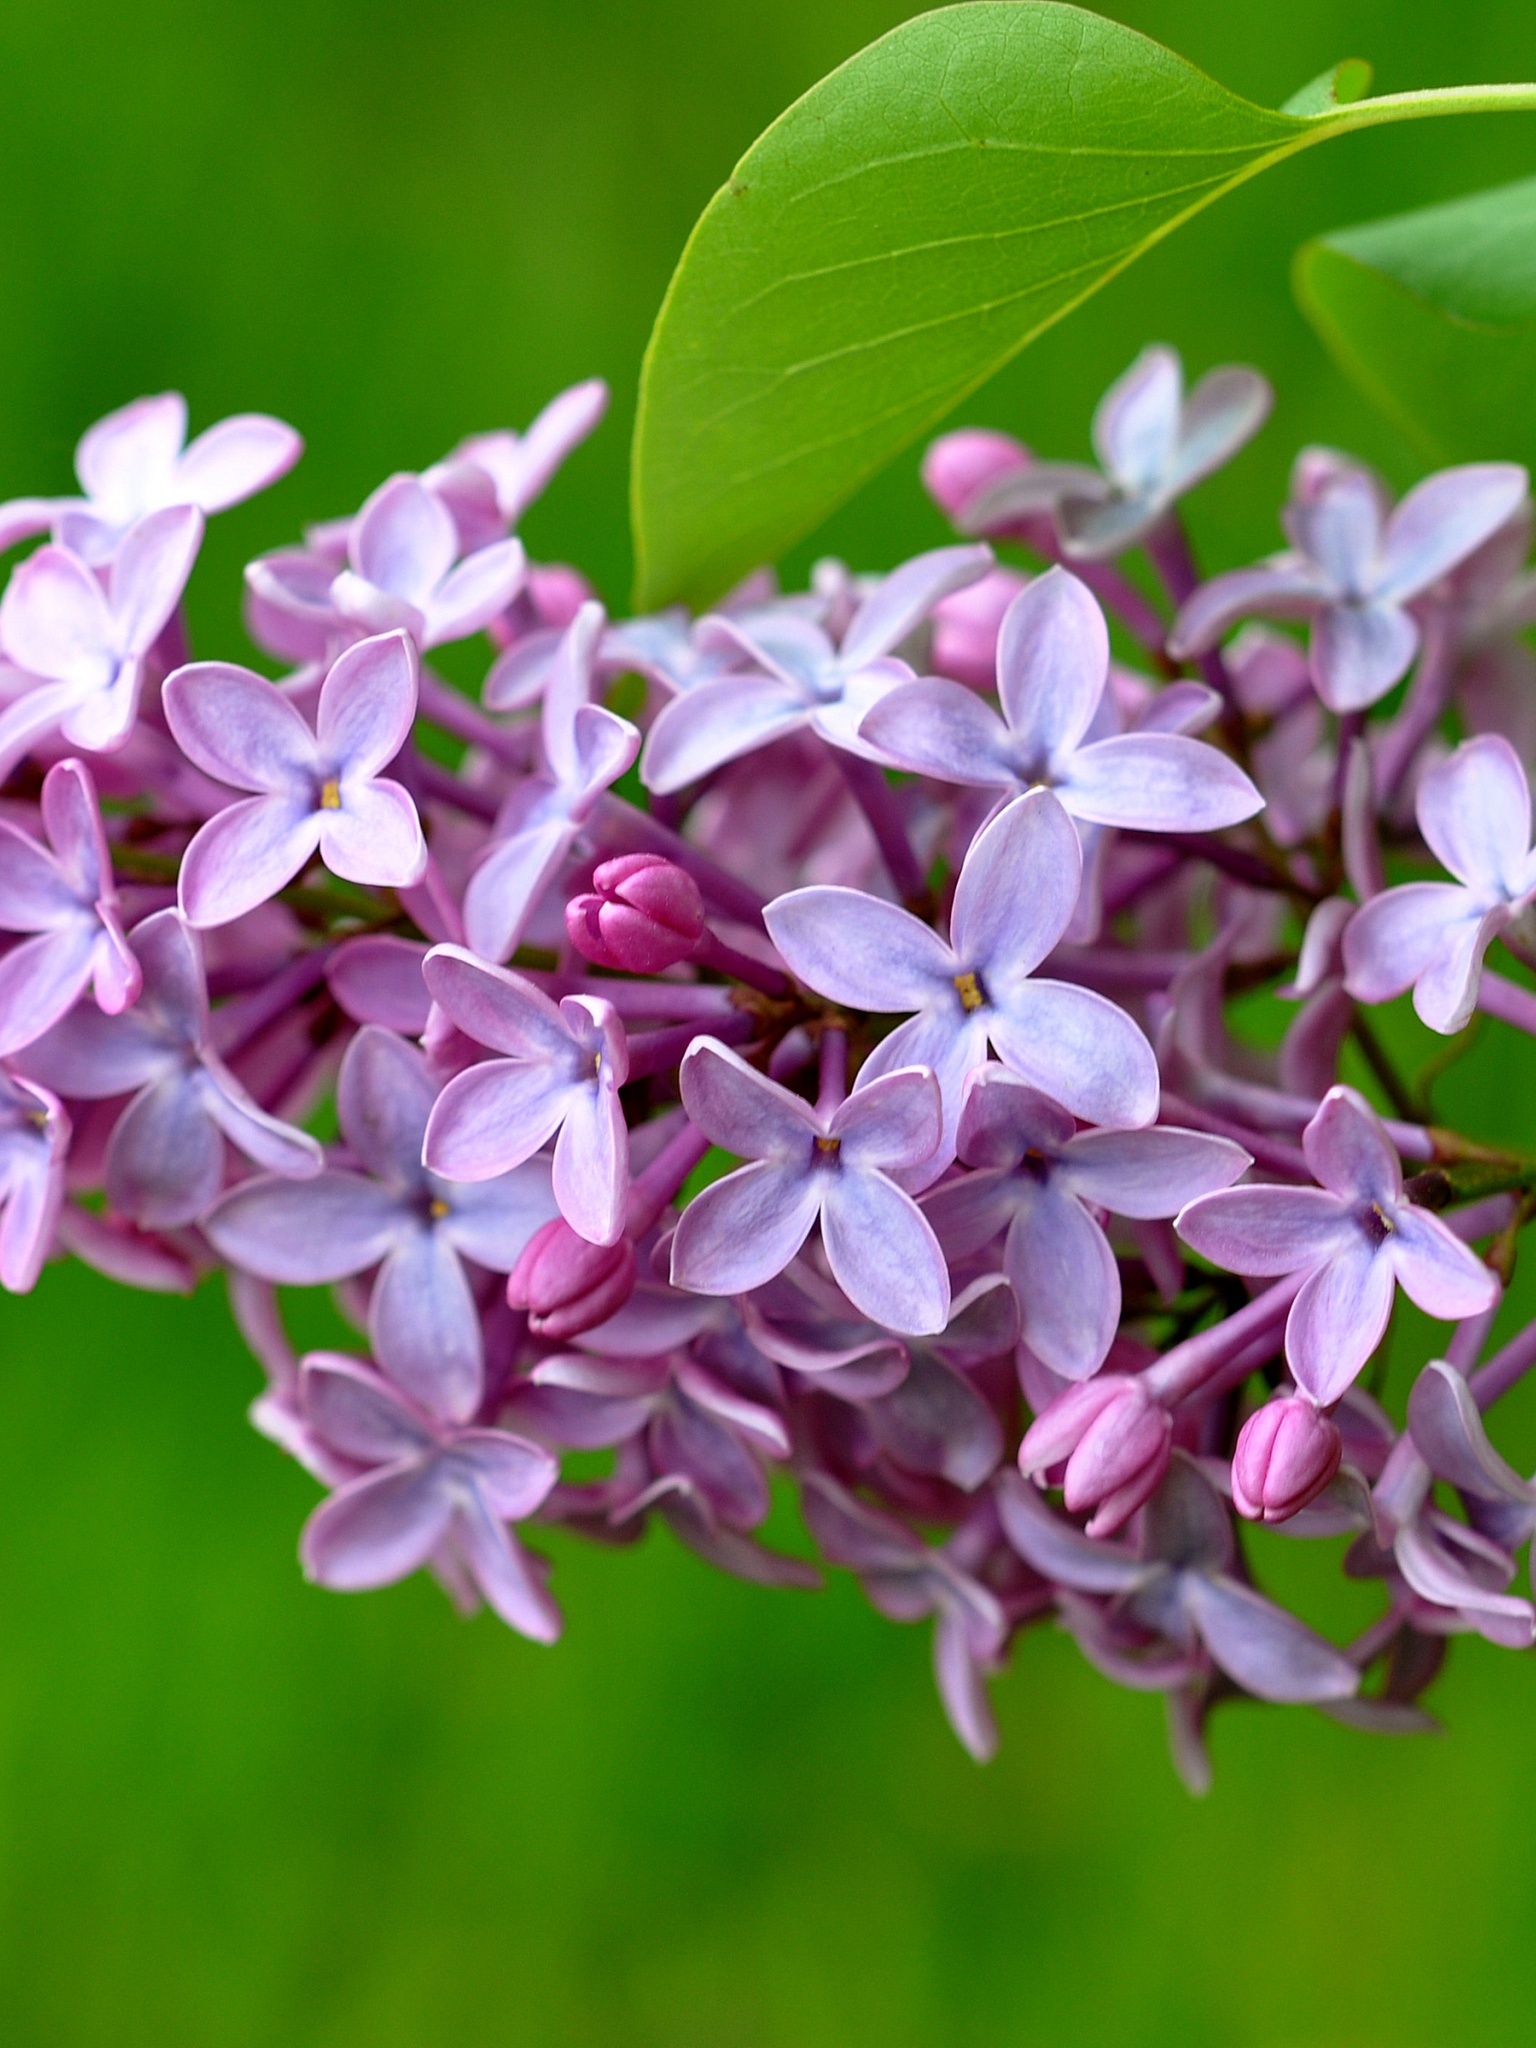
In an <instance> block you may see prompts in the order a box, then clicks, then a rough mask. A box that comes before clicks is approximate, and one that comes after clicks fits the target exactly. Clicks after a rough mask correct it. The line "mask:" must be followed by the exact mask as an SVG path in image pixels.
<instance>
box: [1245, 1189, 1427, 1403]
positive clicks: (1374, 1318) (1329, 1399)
mask: <svg viewBox="0 0 1536 2048" xmlns="http://www.w3.org/2000/svg"><path fill="white" fill-rule="evenodd" d="M1233 1192H1234V1193H1238V1192H1240V1190H1236V1189H1234V1190H1233ZM1295 1192H1296V1193H1298V1194H1302V1193H1305V1192H1306V1191H1305V1189H1301V1188H1298V1189H1297V1190H1295ZM1210 1199H1212V1200H1215V1199H1217V1197H1214V1196H1213V1197H1211V1198H1210ZM1220 1199H1223V1200H1225V1199H1228V1198H1227V1197H1221V1198H1220ZM1392 1282H1393V1262H1392V1260H1391V1259H1390V1258H1386V1257H1383V1256H1381V1255H1380V1254H1379V1253H1378V1252H1377V1249H1376V1247H1375V1246H1374V1245H1372V1244H1371V1243H1370V1242H1369V1241H1368V1240H1367V1239H1366V1237H1365V1236H1364V1234H1363V1233H1361V1232H1359V1231H1356V1232H1355V1233H1354V1236H1353V1241H1352V1242H1351V1243H1347V1244H1345V1245H1343V1246H1341V1247H1340V1249H1339V1250H1338V1251H1336V1252H1335V1253H1334V1255H1333V1257H1332V1258H1331V1259H1329V1260H1328V1262H1327V1264H1326V1265H1322V1266H1319V1267H1318V1268H1317V1270H1316V1272H1314V1273H1311V1274H1309V1275H1308V1277H1307V1279H1306V1280H1304V1281H1303V1283H1302V1287H1301V1292H1300V1293H1299V1294H1298V1295H1297V1297H1296V1299H1295V1301H1294V1302H1293V1303H1292V1304H1291V1312H1290V1315H1289V1316H1288V1317H1287V1319H1286V1325H1285V1357H1286V1363H1287V1364H1288V1365H1289V1366H1290V1368H1291V1375H1292V1377H1293V1378H1294V1380H1295V1382H1296V1384H1297V1386H1298V1387H1300V1388H1301V1390H1302V1392H1303V1393H1304V1394H1310V1395H1311V1396H1312V1399H1313V1400H1314V1401H1315V1402H1316V1403H1317V1405H1318V1407H1319V1408H1331V1407H1332V1406H1333V1404H1334V1402H1335V1401H1337V1400H1338V1399H1339V1397H1340V1395H1341V1394H1342V1393H1343V1392H1344V1390H1345V1388H1346V1387H1347V1386H1348V1385H1349V1384H1350V1382H1351V1380H1353V1379H1354V1378H1355V1376H1356V1374H1357V1373H1359V1371H1360V1370H1361V1368H1362V1367H1363V1366H1364V1364H1365V1362H1366V1360H1367V1359H1368V1358H1369V1357H1370V1355H1371V1353H1372V1352H1373V1351H1374V1350H1375V1349H1376V1346H1377V1345H1378V1344H1379V1343H1380V1342H1381V1340H1382V1337H1383V1335H1384V1334H1385V1332H1386V1327H1387V1320H1388V1318H1389V1317H1390V1315H1391V1313H1392V1292H1393V1287H1392Z"/></svg>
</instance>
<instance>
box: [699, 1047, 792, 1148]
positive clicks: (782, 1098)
mask: <svg viewBox="0 0 1536 2048" xmlns="http://www.w3.org/2000/svg"><path fill="white" fill-rule="evenodd" d="M679 1079H680V1082H681V1087H682V1096H683V1107H684V1108H685V1109H686V1110H687V1112H688V1114H689V1116H690V1117H691V1118H692V1119H693V1121H694V1123H696V1124H697V1125H698V1127H699V1129H700V1130H701V1131H702V1132H703V1133H704V1135H705V1137H707V1138H708V1139H709V1141H710V1143H711V1144H714V1145H721V1146H723V1147H724V1148H725V1150H726V1151H728V1152H734V1153H735V1154H736V1155H737V1157H738V1158H742V1159H770V1160H774V1161H776V1162H778V1163H779V1164H782V1165H786V1166H788V1165H792V1166H795V1167H797V1168H798V1167H803V1166H805V1165H806V1164H807V1162H808V1161H809V1159H810V1156H811V1143H812V1139H813V1137H814V1135H815V1133H816V1131H817V1130H818V1128H819V1125H818V1122H817V1118H816V1114H815V1112H814V1111H813V1110H812V1108H811V1106H810V1104H809V1103H807V1102H802V1101H801V1099H800V1097H799V1096H798V1095H791V1094H790V1092H789V1090H788V1089H787V1088H781V1087H780V1086H779V1084H778V1083H777V1082H776V1081H770V1080H769V1079H768V1077H767V1075H766V1074H760V1073H759V1072H758V1071H757V1069H756V1068H755V1067H751V1066H749V1065H748V1064H747V1062H746V1061H745V1060H744V1059H743V1058H742V1057H741V1055H740V1054H739V1053H735V1052H732V1051H731V1050H730V1048H729V1047H728V1046H724V1045H721V1044H720V1043H719V1042H718V1041H717V1040H715V1039H713V1038H696V1039H695V1040H694V1041H693V1043H692V1045H690V1046H689V1048H688V1050H687V1052H686V1053H685V1054H684V1055H683V1062H682V1066H681V1068H680V1070H679Z"/></svg>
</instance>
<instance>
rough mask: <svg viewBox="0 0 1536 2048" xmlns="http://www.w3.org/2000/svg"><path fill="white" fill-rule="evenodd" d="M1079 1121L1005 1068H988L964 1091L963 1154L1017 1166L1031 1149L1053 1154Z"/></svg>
mask: <svg viewBox="0 0 1536 2048" xmlns="http://www.w3.org/2000/svg"><path fill="white" fill-rule="evenodd" d="M1076 1128H1077V1125H1076V1123H1075V1121H1074V1119H1073V1118H1072V1117H1071V1116H1069V1115H1068V1113H1067V1111H1066V1110H1064V1109H1063V1108H1062V1106H1061V1104H1060V1103H1059V1102H1052V1100H1051V1098H1050V1097H1049V1096H1048V1095H1042V1094H1041V1093H1040V1091H1039V1089H1038V1088H1031V1087H1030V1086H1029V1085H1028V1084H1027V1083H1026V1082H1024V1081H1021V1080H1020V1079H1019V1078H1018V1076H1017V1075H1016V1074H1011V1073H1010V1072H1009V1071H1008V1069H1007V1068H1006V1067H1000V1066H996V1065H991V1066H986V1067H983V1068H982V1069H981V1070H980V1071H979V1072H978V1073H976V1074H975V1075H973V1076H972V1078H971V1081H970V1083H969V1085H968V1086H967V1088H966V1091H965V1112H964V1115H963V1116H962V1117H961V1120H960V1156H961V1158H962V1159H963V1160H964V1161H965V1163H966V1165H967V1166H1017V1165H1018V1164H1019V1162H1020V1161H1021V1160H1022V1159H1023V1157H1024V1155H1025V1153H1026V1152H1039V1153H1041V1154H1042V1155H1043V1156H1045V1157H1046V1158H1050V1159H1053V1160H1054V1158H1055V1156H1056V1154H1058V1153H1059V1152H1060V1151H1061V1149H1062V1147H1063V1146H1064V1145H1065V1144H1066V1143H1067V1141H1068V1140H1069V1139H1070V1138H1071V1136H1072V1134H1073V1132H1074V1131H1075V1130H1076Z"/></svg>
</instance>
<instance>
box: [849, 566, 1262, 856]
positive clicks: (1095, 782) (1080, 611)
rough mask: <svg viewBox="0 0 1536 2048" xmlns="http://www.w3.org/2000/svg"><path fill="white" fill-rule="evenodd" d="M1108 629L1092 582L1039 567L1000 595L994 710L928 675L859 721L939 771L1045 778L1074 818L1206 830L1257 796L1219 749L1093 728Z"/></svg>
mask: <svg viewBox="0 0 1536 2048" xmlns="http://www.w3.org/2000/svg"><path fill="white" fill-rule="evenodd" d="M1108 681H1109V633H1108V630H1107V628H1106V627H1105V624H1104V614H1103V613H1102V612H1101V611H1100V610H1099V607H1098V604H1097V602H1096V600H1095V598H1094V596H1093V593H1092V592H1091V591H1090V590H1089V589H1088V588H1087V586H1086V585H1085V584H1083V583H1080V582H1079V581H1078V579H1077V578H1076V577H1075V576H1073V575H1070V574H1069V573H1068V572H1067V571H1066V570H1065V569H1051V570H1048V571H1047V573H1046V574H1045V575H1044V576H1041V577H1038V578H1037V579H1036V580H1035V581H1034V582H1033V583H1031V584H1029V585H1028V586H1027V587H1026V588H1025V589H1024V590H1022V591H1020V593H1019V594H1018V596H1017V597H1015V598H1014V600H1013V602H1012V603H1011V604H1010V605H1009V607H1008V610H1007V613H1006V615H1005V616H1004V619H1003V623H1002V628H1001V631H1000V633H999V636H998V648H997V686H998V694H999V697H1000V699H1001V703H1002V715H1001V716H999V714H998V713H997V712H996V711H994V710H993V709H992V707H991V705H989V704H988V703H986V702H985V701H984V700H983V699H982V698H981V697H978V696H977V694H976V693H975V691H974V690H969V689H967V688H966V687H965V686H964V685H963V684H961V683H956V682H948V681H945V680H943V679H942V678H940V677H937V676H930V677H927V678H925V679H923V680H922V681H913V682H910V683H898V684H897V685H896V687H895V688H894V689H892V690H890V691H889V692H888V693H887V694H886V695H885V696H883V697H882V698H881V699H880V701H879V702H878V703H877V704H876V705H875V707H874V708H873V710H871V711H870V712H869V713H868V714H867V715H866V716H865V718H864V720H863V723H862V724H861V725H860V727H859V737H860V738H861V739H862V740H864V741H866V742H867V743H868V744H869V745H870V746H872V747H873V748H875V749H876V750H877V751H878V752H879V753H880V754H881V755H882V756H883V757H884V758H885V759H887V760H889V761H891V762H892V763H894V764H895V765H896V766H897V767H900V768H910V769H913V770H915V771H916V772H917V773H918V774H921V775H932V776H936V777H937V778H938V779H939V780H940V781H942V782H961V783H976V784H981V785H983V786H986V787H990V788H996V789H1004V790H1009V791H1019V790H1023V789H1028V788H1030V787H1031V786H1033V785H1034V784H1037V783H1043V784H1044V785H1045V786H1046V787H1048V788H1050V789H1053V790H1054V791H1055V792H1056V794H1057V796H1058V797H1059V798H1060V800H1061V802H1062V804H1063V806H1064V807H1065V809H1066V810H1067V811H1069V812H1070V813H1071V814H1072V816H1073V817H1075V818H1080V819H1082V820H1084V821H1085V822H1086V823H1089V824H1095V825H1123V826H1132V827H1137V828H1139V829H1141V830H1143V831H1154V832H1157V831H1164V832H1209V831H1215V830H1217V829H1219V828H1220V827H1222V826H1225V825H1236V824H1238V823H1240V822H1241V821H1242V820H1243V819H1244V818H1251V817H1252V816H1253V815H1254V813H1255V812H1256V811H1259V810H1262V809H1263V806H1264V799H1263V798H1262V797H1261V796H1260V795H1259V792H1258V791H1257V790H1256V789H1255V788H1254V786H1253V784H1252V783H1251V782H1250V781H1249V779H1248V777H1247V776H1246V775H1245V774H1244V773H1243V771H1242V769H1241V768H1239V767H1238V765H1237V763H1236V762H1235V761H1233V760H1231V759H1229V757H1228V756H1227V755H1225V754H1223V753H1221V752H1220V751H1219V750H1218V749H1217V748H1215V747H1212V746H1207V745H1206V744H1204V743H1203V742H1202V741H1200V740H1195V739H1190V738H1187V737H1186V736H1185V735H1184V734H1182V733H1178V732H1169V731H1156V730H1152V731H1141V732H1128V733H1112V734H1111V735H1110V736H1109V737H1107V738H1098V737H1095V736H1094V724H1095V717H1096V714H1097V713H1098V711H1099V707H1100V703H1101V700H1102V699H1103V696H1104V692H1105V687H1106V685H1107V684H1108Z"/></svg>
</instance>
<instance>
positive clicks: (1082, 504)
mask: <svg viewBox="0 0 1536 2048" xmlns="http://www.w3.org/2000/svg"><path fill="white" fill-rule="evenodd" d="M1273 403H1274V394H1273V393H1272V392H1271V390H1270V388H1269V385H1268V383H1267V382H1266V381H1265V379H1264V378H1263V377H1261V376H1260V375H1259V373H1258V371H1257V370H1248V369H1243V368H1241V367H1237V366H1229V367H1227V368H1224V369H1218V370H1210V371H1208V372H1207V373H1206V375H1205V376H1203V377H1202V378H1201V379H1200V381H1199V383H1198V384H1197V385H1196V386H1195V388H1194V389H1193V391H1191V392H1190V394H1189V396H1188V397H1187V398H1186V397H1185V395H1184V366H1183V364H1182V363H1181V362H1180V360H1179V357H1178V355H1177V353H1176V352H1175V351H1174V350H1173V349H1171V348H1168V347H1166V346H1162V345H1155V346H1153V347H1151V348H1148V349H1144V350H1143V351H1142V353H1141V354H1140V355H1139V356H1138V357H1137V358H1136V361H1135V362H1134V363H1132V364H1131V366H1130V368H1129V369H1128V370H1127V371H1125V373H1124V374H1123V375H1122V376H1121V377H1119V378H1118V379H1117V380H1116V382H1115V383H1113V384H1112V385H1111V386H1110V388H1109V390H1108V391H1107V392H1105V394H1104V396H1103V398H1102V399H1101V400H1100V402H1099V407H1098V410H1097V412H1095V414H1094V416H1093V451H1094V453H1095V455H1097V457H1098V459H1099V462H1100V464H1101V465H1102V474H1101V473H1099V472H1096V471H1094V470H1091V469H1085V468H1083V467H1082V466H1081V465H1079V464H1077V463H1044V462H1041V463H1031V464H1029V465H1028V466H1027V467H1023V466H1021V467H1018V468H1015V469H1013V470H1012V471H1011V472H1007V473H1004V474H1003V475H1001V476H1000V477H999V478H998V479H997V480H996V482H995V483H993V484H992V485H991V486H990V487H988V488H985V489H983V490H981V491H979V492H977V493H976V494H974V495H973V496H972V498H971V499H970V501H969V502H968V503H967V504H966V505H965V507H964V530H965V531H966V532H968V533H991V532H995V531H997V530H998V529H999V528H1001V527H1003V526H1007V525H1011V524H1017V522H1018V521H1019V520H1021V519H1023V518H1027V517H1029V516H1030V515H1031V514H1035V515H1038V514H1040V513H1042V512H1049V513H1050V514H1051V516H1052V517H1053V518H1054V520H1055V524H1056V528H1057V531H1058V532H1059V534H1060V535H1061V543H1062V547H1063V549H1064V551H1065V552H1066V553H1067V554H1068V555H1071V556H1076V557H1078V558H1080V559H1082V560H1085V561H1101V560H1104V559H1106V558H1107V557H1109V556H1111V555H1118V554H1123V553H1124V552H1125V550H1126V549H1127V548H1131V547H1134V546H1135V545H1136V544H1137V542H1138V541H1141V540H1143V539H1145V538H1146V536H1147V535H1148V534H1149V533H1150V532H1151V531H1152V530H1153V528H1154V527H1156V526H1157V525H1158V523H1159V522H1160V521H1161V520H1162V519H1163V517H1164V516H1165V515H1166V513H1167V512H1168V510H1169V508H1170V507H1171V506H1172V505H1173V504H1174V502H1175V501H1176V500H1177V499H1179V498H1181V497H1182V496H1183V495H1184V493H1185V492H1186V491H1188V490H1191V489H1193V487H1194V486H1195V485H1196V484H1197V483H1199V482H1201V481H1202V479H1203V478H1205V477H1208V476H1209V475H1210V474H1211V473H1212V471H1213V470H1217V469H1220V467H1221V466H1222V464H1223V463H1225V462H1229V461H1230V460H1231V458H1232V457H1233V456H1234V455H1235V454H1236V453H1237V451H1238V449H1239V448H1241V447H1242V446H1243V445H1244V443H1245V442H1247V441H1250V440H1252V438H1253V436H1254V435H1255V434H1256V433H1257V432H1258V430H1259V428H1260V427H1261V426H1263V424H1264V422H1265V420H1266V419H1268V417H1269V412H1270V407H1271V406H1272V405H1273Z"/></svg>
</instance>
